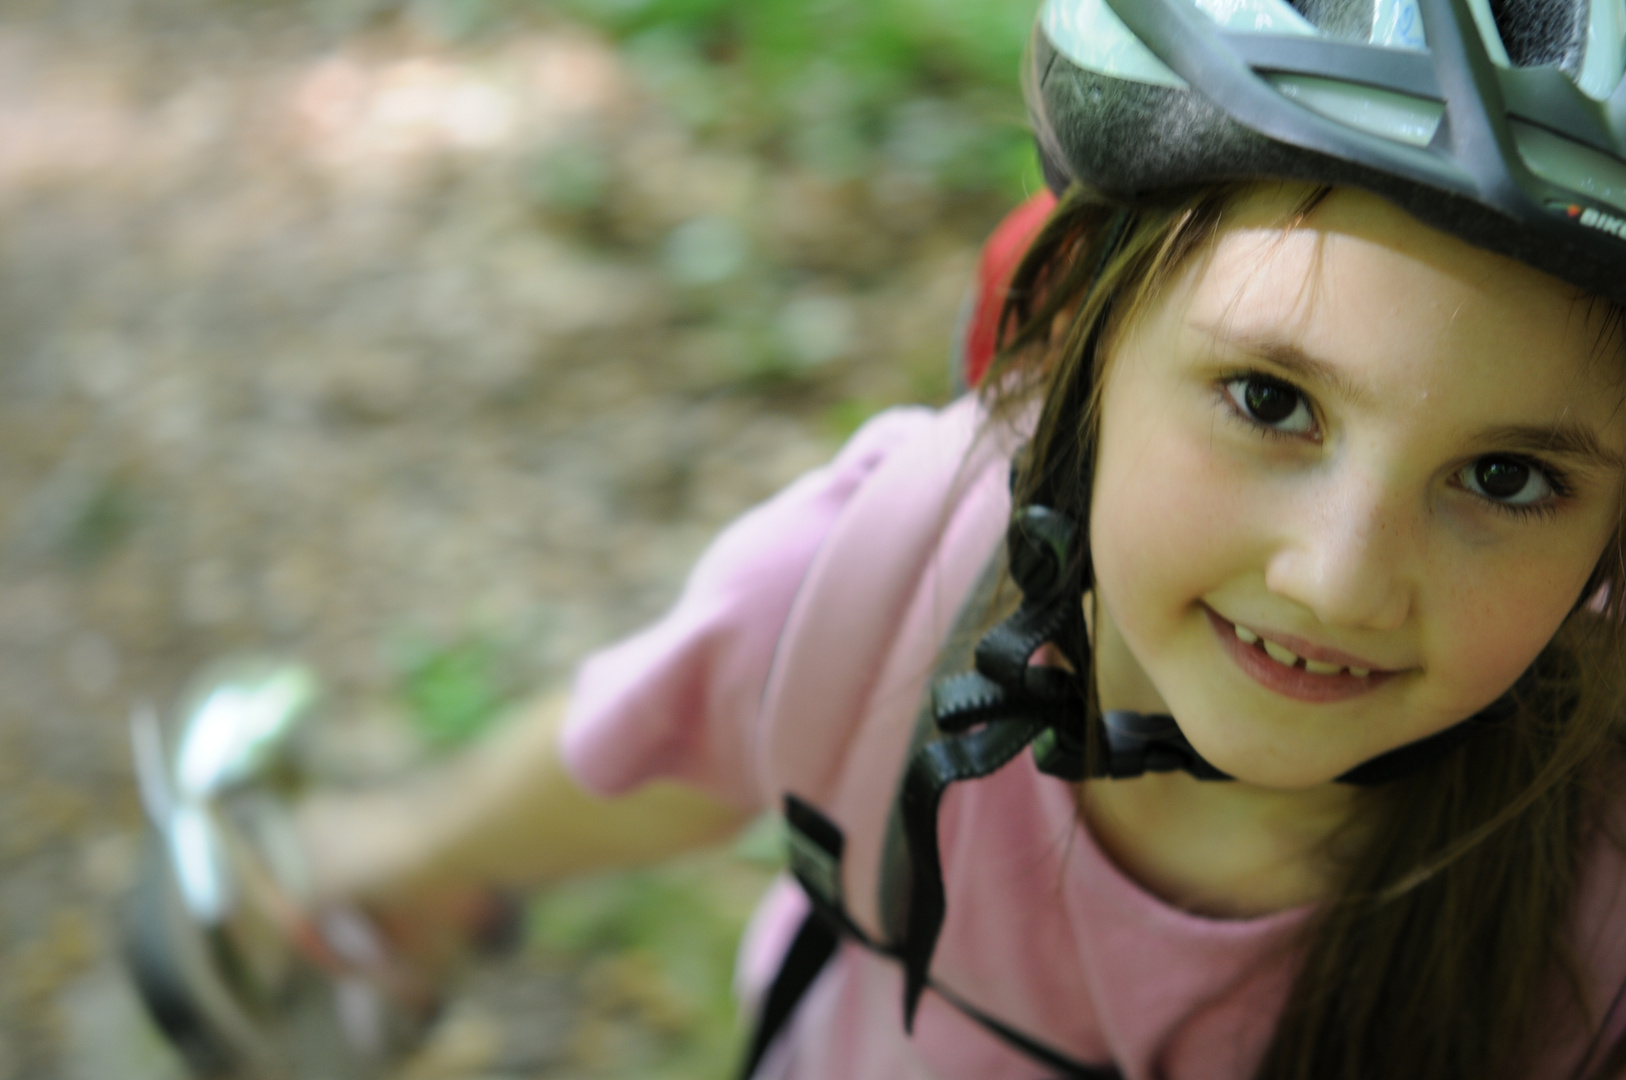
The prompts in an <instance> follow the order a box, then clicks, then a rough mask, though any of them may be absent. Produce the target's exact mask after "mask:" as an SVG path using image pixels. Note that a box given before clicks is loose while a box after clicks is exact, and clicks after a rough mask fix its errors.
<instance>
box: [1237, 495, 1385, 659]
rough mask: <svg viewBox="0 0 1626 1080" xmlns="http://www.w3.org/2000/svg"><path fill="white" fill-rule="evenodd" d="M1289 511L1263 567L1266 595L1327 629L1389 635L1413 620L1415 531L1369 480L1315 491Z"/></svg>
mask: <svg viewBox="0 0 1626 1080" xmlns="http://www.w3.org/2000/svg"><path fill="white" fill-rule="evenodd" d="M1310 496H1311V497H1310V498H1308V499H1306V500H1304V501H1298V500H1293V502H1294V505H1293V506H1292V507H1291V512H1290V513H1289V515H1288V520H1287V522H1286V524H1285V526H1284V528H1283V531H1282V534H1281V541H1280V543H1279V544H1278V546H1277V548H1276V550H1275V551H1274V552H1273V553H1272V554H1271V557H1270V559H1269V561H1268V562H1267V564H1266V567H1265V585H1266V587H1267V588H1269V589H1270V590H1271V591H1272V592H1274V593H1276V594H1278V595H1280V596H1282V597H1285V598H1286V599H1289V600H1292V601H1294V602H1295V603H1298V604H1300V605H1302V606H1304V607H1305V608H1308V609H1309V610H1310V611H1311V612H1313V613H1314V614H1315V616H1316V618H1317V619H1318V620H1320V621H1321V622H1322V623H1323V624H1326V625H1328V626H1347V627H1352V628H1356V629H1366V630H1394V629H1398V628H1399V627H1400V626H1402V625H1403V624H1404V623H1405V622H1406V619H1407V618H1408V617H1409V616H1410V614H1411V606H1412V583H1411V581H1410V575H1409V572H1408V568H1409V567H1411V566H1413V565H1415V562H1414V559H1413V558H1412V557H1411V555H1412V553H1411V552H1410V551H1409V547H1410V546H1411V545H1412V544H1413V543H1414V539H1413V538H1414V536H1415V534H1416V528H1415V523H1414V522H1412V521H1411V520H1410V518H1409V515H1408V514H1407V513H1406V511H1405V509H1404V507H1403V506H1401V505H1400V504H1401V501H1402V500H1400V499H1399V498H1398V497H1397V496H1396V494H1395V493H1392V492H1388V491H1386V490H1385V489H1384V488H1383V486H1382V485H1381V484H1380V483H1378V482H1375V481H1373V480H1371V479H1369V478H1359V477H1357V478H1349V479H1346V480H1345V481H1343V482H1336V483H1329V484H1326V485H1325V486H1318V487H1317V488H1316V489H1315V490H1314V491H1313V492H1312V493H1310Z"/></svg>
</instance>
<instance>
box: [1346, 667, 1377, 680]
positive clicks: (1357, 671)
mask: <svg viewBox="0 0 1626 1080" xmlns="http://www.w3.org/2000/svg"><path fill="white" fill-rule="evenodd" d="M1349 673H1350V674H1351V675H1353V676H1355V677H1356V678H1357V679H1364V678H1366V677H1367V676H1368V675H1370V674H1372V669H1371V668H1364V667H1352V668H1350V669H1349Z"/></svg>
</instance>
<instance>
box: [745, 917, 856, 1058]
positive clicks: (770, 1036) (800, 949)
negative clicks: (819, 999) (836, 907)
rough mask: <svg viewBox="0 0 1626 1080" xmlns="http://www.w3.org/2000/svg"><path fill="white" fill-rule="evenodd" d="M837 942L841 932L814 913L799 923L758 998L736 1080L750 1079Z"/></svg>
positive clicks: (833, 953) (828, 958)
mask: <svg viewBox="0 0 1626 1080" xmlns="http://www.w3.org/2000/svg"><path fill="white" fill-rule="evenodd" d="M840 943H841V931H839V930H837V929H836V928H835V927H833V926H831V925H830V921H829V920H828V919H824V918H821V917H820V915H819V912H818V911H817V910H815V911H812V912H810V913H809V914H808V916H807V918H805V919H803V920H802V925H801V928H800V929H799V930H797V931H796V937H795V938H794V939H793V940H792V941H791V943H790V948H789V949H788V950H786V952H785V958H784V960H782V961H780V964H779V973H778V974H776V975H775V976H774V979H773V983H772V984H771V985H770V986H769V987H768V993H767V995H766V996H765V997H764V998H763V999H762V1011H761V1012H760V1013H759V1014H758V1015H757V1023H756V1030H755V1031H753V1032H752V1033H751V1045H750V1046H749V1047H747V1048H746V1052H745V1061H744V1063H743V1064H742V1065H741V1067H740V1072H739V1080H751V1077H753V1076H755V1075H756V1071H757V1068H758V1066H760V1065H761V1064H762V1059H763V1057H764V1056H765V1055H766V1054H767V1053H768V1048H769V1047H770V1046H772V1045H773V1042H774V1039H775V1038H777V1037H778V1035H779V1032H780V1031H781V1030H783V1028H784V1027H785V1025H786V1024H787V1023H789V1022H790V1018H791V1016H792V1015H793V1014H794V1013H795V1012H796V1006H797V1005H800V1004H801V1002H802V998H803V997H805V996H807V991H808V989H809V988H810V987H812V985H813V981H814V980H815V979H817V978H818V977H819V972H821V971H823V970H824V966H825V965H826V964H828V963H829V962H830V958H831V957H832V956H834V955H835V954H836V946H837V945H839V944H840Z"/></svg>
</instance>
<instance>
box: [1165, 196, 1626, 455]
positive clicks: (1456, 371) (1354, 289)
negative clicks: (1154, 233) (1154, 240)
mask: <svg viewBox="0 0 1626 1080" xmlns="http://www.w3.org/2000/svg"><path fill="white" fill-rule="evenodd" d="M1303 197H1304V192H1303V189H1285V188H1273V189H1266V190H1263V191H1260V192H1256V193H1254V194H1253V195H1250V196H1248V197H1246V198H1245V199H1243V200H1242V201H1241V202H1240V203H1239V204H1238V205H1237V206H1236V207H1234V208H1233V210H1232V211H1231V212H1230V213H1229V215H1228V217H1227V219H1226V220H1225V221H1224V222H1223V223H1222V226H1221V228H1220V230H1219V231H1218V233H1217V235H1216V237H1215V240H1214V242H1213V243H1212V245H1211V246H1210V247H1209V249H1208V250H1207V251H1206V252H1204V253H1203V254H1202V255H1200V256H1199V257H1197V258H1196V259H1194V260H1193V262H1192V264H1191V265H1189V266H1188V267H1187V268H1186V269H1185V271H1184V273H1183V274H1182V275H1181V277H1180V278H1179V279H1178V283H1177V284H1176V286H1175V288H1174V289H1173V292H1174V293H1175V294H1183V296H1182V301H1183V302H1181V303H1177V304H1175V305H1174V306H1175V307H1177V308H1180V309H1181V311H1180V314H1181V316H1182V317H1183V319H1184V321H1185V323H1186V324H1187V327H1188V328H1191V329H1193V330H1195V331H1197V332H1199V333H1200V334H1212V335H1214V336H1216V337H1219V338H1221V339H1223V340H1225V341H1227V342H1258V343H1261V344H1263V345H1266V346H1278V347H1281V346H1285V347H1292V348H1296V349H1298V350H1301V351H1302V352H1303V353H1305V354H1306V355H1309V356H1313V357H1316V358H1318V359H1321V360H1324V361H1325V362H1327V363H1328V364H1330V365H1333V366H1335V367H1337V368H1338V369H1340V372H1341V373H1342V374H1343V375H1345V376H1347V377H1348V378H1350V379H1351V380H1352V381H1354V382H1356V383H1359V382H1362V381H1368V382H1372V383H1373V384H1374V385H1375V388H1377V389H1380V390H1381V389H1384V388H1387V389H1389V390H1398V391H1401V392H1406V393H1412V394H1421V395H1425V396H1429V397H1434V399H1435V401H1436V402H1438V403H1441V404H1443V403H1445V402H1447V401H1460V402H1462V403H1463V404H1471V403H1476V402H1477V403H1479V404H1481V405H1484V406H1486V407H1489V408H1492V409H1496V408H1510V409H1513V411H1517V412H1520V413H1522V414H1524V415H1522V416H1521V417H1519V418H1518V419H1529V418H1530V416H1529V414H1530V413H1531V412H1541V413H1547V414H1552V413H1565V414H1573V413H1574V412H1575V411H1576V410H1578V409H1584V411H1585V412H1586V413H1588V414H1589V416H1590V418H1591V419H1593V420H1595V421H1597V422H1600V423H1602V422H1604V421H1605V420H1606V414H1609V415H1612V414H1613V413H1614V412H1615V406H1616V404H1617V403H1618V402H1619V401H1620V397H1621V384H1622V375H1623V369H1626V350H1623V348H1622V345H1621V342H1620V340H1619V339H1618V338H1617V337H1615V336H1614V335H1612V334H1611V333H1610V332H1609V325H1608V311H1607V308H1606V307H1605V306H1604V305H1602V304H1597V303H1591V302H1589V301H1588V300H1587V299H1586V298H1584V297H1580V296H1578V295H1577V294H1576V292H1575V290H1573V289H1572V288H1571V287H1569V286H1568V285H1565V284H1564V283H1562V282H1560V281H1558V280H1557V279H1555V278H1552V277H1549V276H1548V275H1546V274H1543V273H1541V272H1539V271H1536V270H1532V269H1530V268H1529V267H1526V266H1524V265H1522V264H1520V263H1517V262H1514V261H1513V260H1510V259H1506V258H1503V257H1501V256H1498V255H1493V254H1490V253H1488V252H1485V251H1482V250H1480V249H1478V248H1474V247H1472V246H1470V245H1468V244H1465V243H1463V242H1461V241H1459V240H1457V239H1455V238H1454V237H1451V236H1448V235H1446V234H1444V233H1440V232H1438V231H1436V230H1433V229H1431V228H1429V227H1428V226H1425V225H1423V224H1422V223H1420V222H1418V221H1417V220H1415V219H1414V218H1412V217H1410V216H1409V215H1407V214H1405V213H1403V212H1402V211H1400V210H1398V209H1396V208H1394V207H1392V206H1390V205H1389V204H1388V203H1386V202H1384V201H1382V200H1380V199H1378V198H1376V197H1375V196H1370V195H1366V194H1364V193H1359V192H1351V191H1335V192H1333V193H1332V194H1331V195H1329V196H1328V197H1327V198H1326V199H1325V200H1324V201H1322V202H1321V203H1320V204H1319V205H1318V206H1316V207H1315V209H1313V210H1312V211H1311V212H1310V213H1309V214H1308V215H1306V216H1305V217H1304V218H1303V219H1302V220H1300V221H1296V222H1295V220H1294V218H1295V216H1296V214H1295V211H1296V209H1297V207H1298V206H1299V205H1300V204H1301V202H1302V200H1303ZM1436 395H1438V396H1436ZM1577 418H1578V417H1577Z"/></svg>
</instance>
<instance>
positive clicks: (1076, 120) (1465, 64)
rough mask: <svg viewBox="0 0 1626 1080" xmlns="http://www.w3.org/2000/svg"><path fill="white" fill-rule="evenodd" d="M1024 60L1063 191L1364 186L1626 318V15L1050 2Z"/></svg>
mask: <svg viewBox="0 0 1626 1080" xmlns="http://www.w3.org/2000/svg"><path fill="white" fill-rule="evenodd" d="M1294 4H1296V5H1298V6H1294ZM1028 64H1029V68H1028V72H1027V86H1028V99H1029V109H1030V112H1031V114H1032V119H1033V123H1034V130H1035V132H1036V133H1037V135H1038V139H1039V145H1040V150H1041V154H1042V156H1043V158H1044V163H1045V170H1046V176H1047V179H1048V180H1049V182H1050V184H1051V186H1052V187H1056V188H1058V189H1059V188H1061V187H1064V186H1065V185H1066V184H1068V183H1070V182H1072V181H1080V182H1082V183H1084V184H1086V185H1088V186H1090V187H1092V188H1095V189H1096V190H1098V191H1101V192H1103V193H1105V194H1107V195H1110V196H1115V197H1120V198H1134V197H1137V196H1144V195H1148V194H1152V193H1156V192H1159V191H1165V190H1172V189H1178V188H1183V187H1189V186H1194V185H1199V184H1206V183H1213V182H1216V181H1228V180H1249V179H1284V180H1303V181H1310V182H1316V183H1327V184H1335V185H1348V186H1354V187H1358V188H1363V189H1366V190H1368V191H1372V192H1374V193H1376V194H1378V195H1381V196H1383V197H1385V198H1387V199H1389V200H1390V201H1391V202H1393V203H1395V204H1396V205H1398V206H1400V207H1401V208H1402V209H1405V210H1406V211H1408V212H1410V213H1411V214H1413V215H1414V216H1416V217H1418V218H1419V219H1421V220H1423V221H1425V222H1427V223H1429V224H1430V225H1433V226H1434V227H1436V228H1439V229H1442V230H1444V231H1446V232H1449V233H1452V234H1454V235H1456V236H1459V237H1461V238H1463V239H1464V240H1467V241H1468V242H1470V243H1472V244H1475V245H1477V246H1479V247H1482V248H1485V249H1487V250H1490V251H1494V252H1497V253H1499V254H1502V255H1507V256H1510V257H1512V258H1515V259H1518V260H1519V261H1521V262H1524V263H1526V264H1528V265H1530V266H1534V267H1536V268H1537V269H1540V270H1544V271H1546V272H1548V273H1550V274H1553V275H1555V276H1557V277H1559V278H1562V279H1563V280H1565V281H1568V282H1570V283H1572V284H1574V285H1576V286H1578V287H1579V288H1581V289H1584V290H1587V291H1589V292H1592V293H1596V294H1598V295H1601V296H1605V297H1608V298H1609V299H1612V300H1615V301H1618V302H1621V303H1626V80H1623V78H1622V75H1623V73H1626V0H1502V2H1501V3H1500V6H1499V7H1497V8H1496V9H1494V10H1493V8H1492V7H1491V0H1294V3H1293V4H1290V3H1288V2H1287V0H1047V2H1046V3H1045V5H1044V7H1043V8H1042V9H1041V12H1040V16H1039V23H1038V26H1037V28H1036V30H1035V32H1034V44H1033V48H1032V49H1031V50H1030V53H1029V59H1028Z"/></svg>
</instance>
